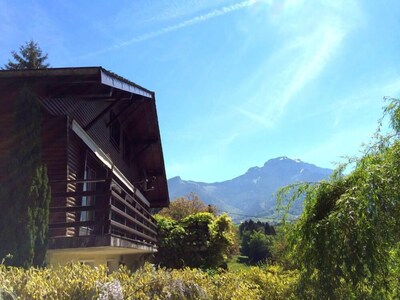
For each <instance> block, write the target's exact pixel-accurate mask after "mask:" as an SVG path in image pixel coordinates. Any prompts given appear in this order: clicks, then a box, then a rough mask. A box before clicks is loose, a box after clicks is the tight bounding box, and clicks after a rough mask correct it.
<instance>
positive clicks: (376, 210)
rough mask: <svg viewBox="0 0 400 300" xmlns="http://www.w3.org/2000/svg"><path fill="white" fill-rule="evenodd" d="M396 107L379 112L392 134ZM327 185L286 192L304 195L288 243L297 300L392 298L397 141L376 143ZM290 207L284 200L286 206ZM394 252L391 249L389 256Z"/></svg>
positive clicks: (399, 165)
mask: <svg viewBox="0 0 400 300" xmlns="http://www.w3.org/2000/svg"><path fill="white" fill-rule="evenodd" d="M399 107H400V106H399V101H397V100H393V99H392V102H391V104H390V105H389V106H388V108H387V109H386V110H385V113H389V114H390V116H391V124H392V126H393V127H394V129H395V130H396V132H397V131H398V129H399V126H398V124H400V119H399V117H400V113H399V111H400V109H399ZM351 163H354V164H355V167H354V170H353V171H352V172H351V173H350V174H349V175H346V176H344V175H342V170H343V168H344V166H341V167H339V168H338V170H336V172H335V173H334V175H333V176H332V178H331V179H330V180H329V181H323V182H320V183H318V184H301V185H293V186H290V187H287V188H285V189H284V190H283V191H281V193H280V199H281V203H282V201H283V196H284V195H285V193H286V195H287V194H290V195H291V197H292V200H293V199H295V198H297V197H299V196H301V195H305V199H304V213H303V214H302V216H301V217H300V219H299V220H298V221H297V222H296V223H295V224H294V225H293V226H292V230H291V232H290V235H289V243H290V247H291V251H292V254H293V257H294V258H295V259H296V264H297V265H298V267H299V269H300V281H299V286H298V296H299V297H300V298H304V299H395V298H396V296H398V290H399V284H400V283H399V280H398V278H399V277H398V276H399V275H398V274H399V273H398V269H397V268H398V265H399V257H398V255H397V254H396V253H398V252H397V251H398V243H399V228H400V142H399V140H398V138H397V136H396V135H392V136H380V135H379V131H378V134H377V136H376V140H375V141H374V142H373V143H372V144H371V145H370V146H369V147H368V148H367V149H366V151H365V153H364V155H363V156H362V157H361V158H360V159H357V160H352V161H351ZM290 202H291V201H289V203H290ZM396 249H397V250H396Z"/></svg>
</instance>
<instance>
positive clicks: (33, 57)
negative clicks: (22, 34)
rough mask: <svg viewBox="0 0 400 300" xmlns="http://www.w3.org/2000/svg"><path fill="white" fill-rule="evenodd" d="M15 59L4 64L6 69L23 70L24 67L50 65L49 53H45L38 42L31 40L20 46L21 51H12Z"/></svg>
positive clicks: (33, 67)
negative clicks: (48, 60) (48, 61)
mask: <svg viewBox="0 0 400 300" xmlns="http://www.w3.org/2000/svg"><path fill="white" fill-rule="evenodd" d="M11 54H12V56H13V58H14V60H15V62H12V61H11V60H8V63H7V64H6V65H4V69H6V70H22V69H46V68H48V67H49V64H48V63H46V61H47V53H46V54H43V52H42V49H40V47H39V46H38V44H37V43H36V42H34V41H33V40H30V41H29V42H26V43H25V45H23V46H20V47H19V53H17V52H15V51H11Z"/></svg>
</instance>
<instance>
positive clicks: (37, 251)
mask: <svg viewBox="0 0 400 300" xmlns="http://www.w3.org/2000/svg"><path fill="white" fill-rule="evenodd" d="M14 112H15V115H14V128H13V131H12V132H11V134H12V137H13V139H14V140H13V147H12V149H11V151H10V160H9V164H8V176H7V178H6V180H5V185H4V186H3V187H2V191H1V193H2V195H1V196H2V201H1V203H2V204H1V206H2V207H1V210H0V218H1V220H2V224H1V225H2V228H1V229H0V243H1V244H0V257H4V256H5V255H6V254H8V253H10V254H12V256H13V258H12V260H11V261H9V263H10V264H12V265H16V266H23V267H29V266H31V265H43V263H44V258H45V253H46V248H47V231H48V216H49V203H50V189H49V185H48V178H47V170H46V167H45V166H44V165H42V163H41V144H40V124H41V111H40V105H39V103H38V101H37V99H36V97H35V95H34V94H33V93H32V92H31V91H30V90H29V89H28V88H27V87H26V86H25V87H23V88H22V90H21V92H20V95H19V96H18V97H17V99H16V101H15V105H14Z"/></svg>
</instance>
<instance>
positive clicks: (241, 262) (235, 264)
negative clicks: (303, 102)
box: [228, 255, 250, 272]
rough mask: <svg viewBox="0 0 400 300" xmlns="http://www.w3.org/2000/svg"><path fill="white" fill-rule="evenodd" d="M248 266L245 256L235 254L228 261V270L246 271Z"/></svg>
mask: <svg viewBox="0 0 400 300" xmlns="http://www.w3.org/2000/svg"><path fill="white" fill-rule="evenodd" d="M249 268H250V266H249V265H248V257H247V256H241V255H235V256H233V257H232V259H231V260H230V261H228V270H229V271H233V272H235V271H247V270H248V269H249Z"/></svg>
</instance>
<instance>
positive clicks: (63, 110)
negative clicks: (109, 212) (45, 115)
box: [41, 98, 134, 180]
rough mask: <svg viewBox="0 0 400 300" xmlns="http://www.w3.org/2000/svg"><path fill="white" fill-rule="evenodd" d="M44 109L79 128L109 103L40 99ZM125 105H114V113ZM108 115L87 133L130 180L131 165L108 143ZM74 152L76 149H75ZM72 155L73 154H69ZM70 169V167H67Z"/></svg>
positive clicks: (71, 99) (67, 99)
mask: <svg viewBox="0 0 400 300" xmlns="http://www.w3.org/2000/svg"><path fill="white" fill-rule="evenodd" d="M41 101H42V103H43V105H44V107H45V108H46V109H47V110H48V111H49V112H50V113H51V114H53V115H67V116H68V117H69V119H70V122H72V120H75V121H76V122H77V123H78V124H79V125H80V126H81V127H85V126H86V125H87V124H89V123H90V122H91V121H92V120H93V119H94V118H96V116H98V115H99V114H100V113H101V112H102V111H103V110H104V109H105V108H106V107H107V106H109V105H110V103H109V102H107V101H104V100H98V101H89V100H88V101H85V100H81V99H74V98H62V99H61V98H59V99H49V98H42V99H41ZM125 106H126V105H116V106H115V107H114V108H113V111H114V112H119V110H121V109H124V107H125ZM109 120H110V119H109V113H106V114H104V115H103V116H102V118H100V119H99V120H97V122H95V123H94V124H93V126H91V127H90V128H89V129H88V131H87V133H88V135H89V136H90V137H91V138H92V139H93V140H94V141H95V143H96V144H97V145H98V146H99V147H100V148H101V149H102V150H103V151H104V153H106V154H107V155H109V156H110V157H111V159H112V161H113V163H114V164H115V166H116V167H117V168H118V169H119V170H121V172H123V173H124V174H125V176H126V177H127V178H128V179H130V180H132V174H133V170H132V169H131V168H133V167H134V165H133V164H131V165H130V166H129V165H128V164H127V163H126V162H125V161H124V160H123V158H122V151H121V149H120V150H118V149H116V147H115V146H114V145H113V144H112V143H111V142H110V129H109V127H108V126H107V123H108V122H109ZM75 150H76V149H75ZM69 154H71V155H73V153H69ZM69 167H72V166H69Z"/></svg>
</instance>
